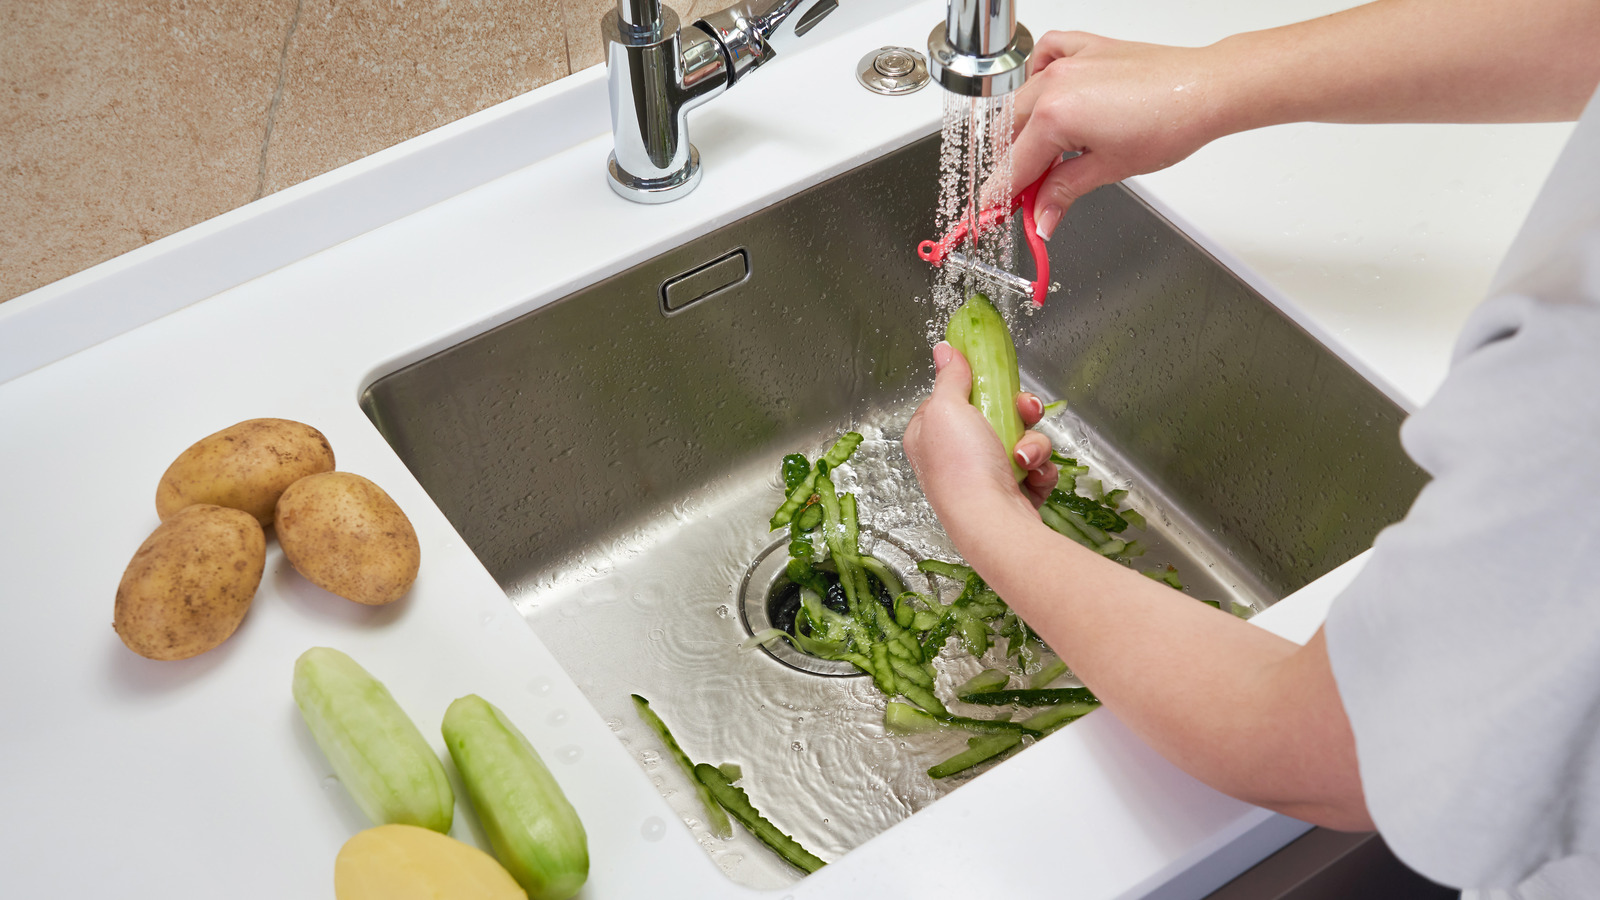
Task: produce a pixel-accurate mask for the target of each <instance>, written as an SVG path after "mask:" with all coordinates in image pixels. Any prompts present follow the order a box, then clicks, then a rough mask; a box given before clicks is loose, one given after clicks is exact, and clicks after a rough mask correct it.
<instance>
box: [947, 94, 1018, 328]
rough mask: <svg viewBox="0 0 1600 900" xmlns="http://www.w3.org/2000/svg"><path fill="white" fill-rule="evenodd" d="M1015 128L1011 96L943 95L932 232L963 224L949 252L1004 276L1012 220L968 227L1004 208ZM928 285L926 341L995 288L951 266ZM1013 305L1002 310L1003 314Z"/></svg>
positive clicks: (1009, 266) (1009, 263) (1012, 242)
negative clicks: (973, 296)
mask: <svg viewBox="0 0 1600 900" xmlns="http://www.w3.org/2000/svg"><path fill="white" fill-rule="evenodd" d="M1015 125H1016V113H1015V108H1014V107H1013V105H1012V99H1011V95H1009V94H1007V95H1005V96H1001V97H963V96H959V95H957V94H946V95H945V97H944V118H943V122H942V127H941V129H940V142H939V206H938V210H937V217H936V230H937V233H938V234H939V235H944V234H948V233H949V232H950V229H951V228H953V227H955V226H956V225H957V224H959V223H961V222H967V223H969V224H968V229H967V235H966V237H965V238H963V240H962V242H961V244H960V245H959V246H957V247H954V248H952V249H954V250H957V251H959V252H961V253H964V254H966V255H967V256H968V257H969V258H971V259H975V260H978V261H980V262H984V263H988V264H990V265H993V266H997V267H999V268H1002V269H1006V270H1008V271H1011V270H1013V263H1014V260H1015V258H1016V252H1015V251H1016V239H1015V235H1014V230H1013V229H1012V227H1011V217H1010V216H1006V217H1005V218H1004V219H1003V220H1002V221H1001V222H1000V223H999V225H998V226H997V227H990V228H986V229H983V230H982V231H981V233H980V230H979V229H977V228H973V227H972V225H971V223H973V222H975V221H977V220H978V216H979V213H980V212H981V211H982V210H985V209H988V208H990V207H993V206H995V205H996V204H1003V203H1005V202H1007V201H1008V200H1010V199H1011V197H1012V196H1013V193H1014V191H1013V187H1012V184H1011V173H1012V169H1011V143H1012V132H1013V131H1014V129H1015ZM935 271H936V273H937V275H936V278H935V283H934V285H933V294H932V297H933V307H934V315H933V318H932V320H930V321H929V323H928V329H929V337H930V338H931V339H932V340H938V339H939V338H940V337H942V335H943V333H944V323H945V321H946V320H948V319H949V317H950V313H951V312H953V311H954V310H955V308H956V307H957V306H960V305H961V303H962V301H964V300H965V299H966V297H967V295H968V294H969V293H971V292H973V291H975V290H984V291H986V292H989V293H991V294H993V293H995V292H996V291H997V287H998V286H996V285H994V284H992V283H990V282H988V281H986V280H983V281H980V280H979V279H977V278H975V277H974V276H972V275H971V274H969V273H967V272H965V271H962V270H959V269H957V268H955V267H953V266H940V267H939V268H938V269H936V270H935ZM1010 305H1012V304H1009V303H1006V304H1002V308H1004V307H1006V306H1010Z"/></svg>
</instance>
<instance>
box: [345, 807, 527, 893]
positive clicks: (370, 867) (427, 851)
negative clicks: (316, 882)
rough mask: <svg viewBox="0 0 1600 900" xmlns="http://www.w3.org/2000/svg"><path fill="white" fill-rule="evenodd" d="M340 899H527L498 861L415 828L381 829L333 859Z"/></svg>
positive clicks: (364, 834)
mask: <svg viewBox="0 0 1600 900" xmlns="http://www.w3.org/2000/svg"><path fill="white" fill-rule="evenodd" d="M333 894H334V897H335V898H337V900H528V895H527V894H526V893H524V892H523V890H522V888H520V887H518V886H517V883H516V882H515V881H513V880H512V878H511V875H510V873H508V872H506V870H505V869H504V868H503V867H502V866H501V865H500V864H499V863H497V862H495V861H494V857H492V856H490V855H489V854H487V853H485V852H483V851H482V850H479V849H478V848H477V847H473V846H471V845H468V844H463V843H461V842H460V841H458V840H456V839H455V838H452V837H447V836H445V835H442V834H439V833H437V832H434V831H429V830H428V829H426V828H418V827H417V826H415V825H379V826H378V827H377V828H368V829H367V830H366V831H363V832H360V833H358V834H357V835H356V836H355V837H353V838H351V839H350V840H348V841H345V843H344V847H342V848H341V849H340V850H339V855H338V857H337V858H335V859H334V861H333Z"/></svg>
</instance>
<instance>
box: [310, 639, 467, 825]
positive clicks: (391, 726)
mask: <svg viewBox="0 0 1600 900" xmlns="http://www.w3.org/2000/svg"><path fill="white" fill-rule="evenodd" d="M294 702H295V705H296V706H298V707H300V715H301V716H302V717H303V718H304V719H305V721H306V726H307V727H308V728H310V729H311V736H312V737H313V738H315V739H316V741H317V746H318V747H321V748H322V753H323V755H324V756H326V757H327V758H328V762H330V763H332V764H333V771H334V774H336V775H338V776H339V781H340V782H342V783H343V784H344V786H345V790H347V791H349V792H350V796H351V797H353V798H355V801H356V805H357V806H359V807H361V811H362V812H364V813H366V814H367V818H369V819H371V820H372V823H373V824H374V825H418V826H421V827H423V828H427V829H429V830H431V831H437V832H439V833H440V834H445V833H447V832H449V831H450V822H451V819H452V818H453V816H454V814H455V806H456V799H455V793H454V792H453V791H451V790H450V779H449V778H448V777H447V776H446V775H445V772H444V764H443V763H441V762H439V756H438V754H436V753H435V752H434V750H433V748H432V747H430V746H428V742H427V740H426V739H424V738H423V736H422V732H420V731H418V730H417V726H416V725H415V724H413V723H412V721H411V719H410V718H408V717H407V716H406V714H405V711H404V710H402V709H401V708H400V704H398V703H396V702H395V700H394V696H393V695H391V694H390V693H389V689H388V688H386V687H384V686H383V683H382V682H380V681H378V679H376V678H373V677H372V675H371V674H369V673H368V672H367V670H366V669H363V668H361V666H360V665H359V664H357V663H356V661H355V660H353V659H351V658H350V657H348V656H346V655H345V654H343V653H340V652H339V651H338V650H333V649H330V648H328V647H312V648H311V649H310V650H307V651H306V652H304V653H302V654H300V658H299V659H297V660H295V662H294Z"/></svg>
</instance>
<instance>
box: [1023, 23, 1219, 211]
mask: <svg viewBox="0 0 1600 900" xmlns="http://www.w3.org/2000/svg"><path fill="white" fill-rule="evenodd" d="M1212 57H1213V53H1212V48H1191V47H1166V46H1162V45H1159V44H1139V43H1133V42H1130V41H1117V40H1112V39H1110V38H1103V37H1098V36H1096V35H1092V34H1085V33H1083V32H1075V31H1072V32H1068V31H1052V32H1049V33H1047V34H1045V35H1044V36H1043V37H1041V38H1039V41H1038V43H1036V44H1035V45H1034V49H1033V56H1032V58H1031V59H1030V60H1029V77H1028V82H1027V83H1026V84H1024V85H1023V86H1022V88H1021V89H1020V90H1018V91H1017V95H1016V101H1015V102H1016V117H1017V129H1018V130H1017V135H1016V141H1015V144H1014V147H1013V151H1012V177H1011V183H1012V184H1013V185H1026V184H1032V183H1033V182H1034V180H1035V179H1037V178H1038V177H1039V176H1040V175H1041V174H1043V173H1044V172H1045V170H1047V169H1049V168H1050V167H1051V166H1052V165H1055V168H1054V170H1053V171H1051V173H1050V176H1049V177H1048V178H1047V179H1045V182H1044V185H1043V186H1042V187H1041V189H1040V191H1039V197H1038V200H1037V201H1036V202H1035V205H1034V217H1035V221H1036V222H1037V223H1038V231H1039V233H1040V235H1041V236H1043V237H1046V238H1048V237H1049V236H1050V233H1051V232H1053V231H1054V230H1055V227H1056V225H1057V224H1058V223H1059V222H1060V221H1061V217H1062V215H1063V214H1065V213H1066V211H1067V209H1068V208H1069V207H1071V206H1072V203H1073V201H1075V200H1077V199H1078V198H1079V197H1081V196H1083V195H1084V194H1087V193H1088V192H1089V191H1091V190H1094V189H1095V188H1097V187H1100V186H1101V185H1104V184H1111V183H1112V182H1116V181H1121V180H1122V179H1124V178H1129V177H1131V176H1134V175H1143V174H1145V173H1147V172H1154V171H1157V170H1158V169H1164V168H1166V167H1167V166H1170V165H1172V164H1173V163H1176V162H1178V161H1179V160H1182V159H1184V158H1186V157H1188V156H1189V154H1191V153H1193V152H1194V151H1196V150H1198V149H1200V148H1201V147H1202V146H1204V145H1205V144H1207V143H1208V142H1210V141H1211V140H1213V139H1215V138H1217V137H1220V136H1221V135H1223V134H1226V133H1227V130H1226V129H1225V128H1223V127H1222V126H1221V125H1220V114H1219V113H1220V103H1221V98H1220V97H1219V95H1220V94H1221V92H1222V91H1221V84H1220V78H1219V73H1218V71H1217V70H1216V68H1215V65H1214V63H1213V60H1212ZM1066 152H1077V153H1079V154H1081V155H1079V156H1076V157H1073V158H1072V159H1069V160H1066V161H1065V162H1062V163H1060V164H1059V165H1056V161H1057V160H1059V159H1060V158H1061V155H1062V154H1063V153H1066Z"/></svg>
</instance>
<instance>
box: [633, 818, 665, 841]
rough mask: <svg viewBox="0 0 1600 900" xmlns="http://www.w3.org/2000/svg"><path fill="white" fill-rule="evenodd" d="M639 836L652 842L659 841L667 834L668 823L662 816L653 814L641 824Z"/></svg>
mask: <svg viewBox="0 0 1600 900" xmlns="http://www.w3.org/2000/svg"><path fill="white" fill-rule="evenodd" d="M639 836H640V837H642V838H644V839H645V840H647V841H650V842H651V843H654V842H656V841H659V840H661V839H662V838H664V837H666V836H667V823H666V822H663V821H662V820H661V817H660V816H651V817H650V818H648V819H645V820H644V824H643V825H640V826H639Z"/></svg>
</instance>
